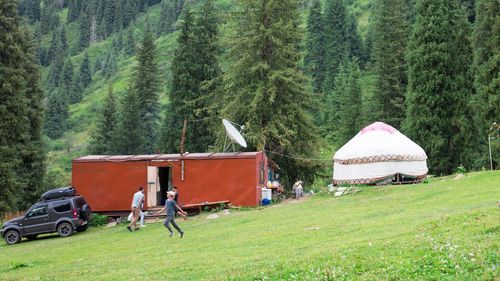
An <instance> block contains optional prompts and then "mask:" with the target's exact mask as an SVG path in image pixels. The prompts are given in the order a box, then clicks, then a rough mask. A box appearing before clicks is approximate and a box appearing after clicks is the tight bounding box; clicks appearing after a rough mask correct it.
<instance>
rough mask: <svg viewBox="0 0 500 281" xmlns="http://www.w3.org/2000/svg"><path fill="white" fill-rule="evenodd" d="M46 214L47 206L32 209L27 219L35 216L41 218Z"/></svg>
mask: <svg viewBox="0 0 500 281" xmlns="http://www.w3.org/2000/svg"><path fill="white" fill-rule="evenodd" d="M46 214H47V205H43V206H37V207H35V208H33V209H32V210H31V211H30V212H29V213H28V217H37V216H43V215H46Z"/></svg>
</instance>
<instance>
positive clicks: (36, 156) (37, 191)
mask: <svg viewBox="0 0 500 281" xmlns="http://www.w3.org/2000/svg"><path fill="white" fill-rule="evenodd" d="M22 38H23V42H22V47H23V53H24V56H25V59H26V60H25V61H24V63H25V66H24V69H25V70H26V78H25V79H26V82H27V84H26V86H27V89H26V106H27V108H28V109H27V115H26V116H27V120H28V131H27V134H25V135H24V139H23V141H22V143H21V149H20V150H19V152H20V159H21V161H22V162H21V167H20V170H19V176H18V178H19V179H20V182H21V183H22V186H21V189H20V190H22V192H21V193H20V194H21V196H19V197H17V199H18V200H17V204H16V205H17V206H16V207H17V208H16V209H18V210H26V209H27V208H28V207H29V206H30V205H31V204H32V203H34V202H36V200H38V198H40V195H41V194H42V192H43V191H45V188H44V175H45V170H46V166H45V151H44V145H43V139H42V126H43V125H42V121H43V120H42V119H43V107H42V99H43V91H42V88H41V86H40V74H39V69H38V67H37V65H36V57H35V51H34V49H35V48H34V47H33V43H32V39H31V35H30V31H29V29H28V28H24V30H23V37H22Z"/></svg>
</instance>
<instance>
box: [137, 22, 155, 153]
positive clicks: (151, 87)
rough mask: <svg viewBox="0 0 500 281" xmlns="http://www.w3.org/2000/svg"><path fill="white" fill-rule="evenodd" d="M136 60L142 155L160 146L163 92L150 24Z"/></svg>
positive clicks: (147, 26) (147, 25)
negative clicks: (161, 96) (160, 94)
mask: <svg viewBox="0 0 500 281" xmlns="http://www.w3.org/2000/svg"><path fill="white" fill-rule="evenodd" d="M136 58H137V66H136V67H135V69H134V74H133V87H134V88H133V89H134V91H135V92H136V93H137V95H138V102H139V107H140V121H141V123H140V125H141V127H140V129H141V131H140V132H141V135H142V136H144V143H143V145H142V146H141V148H140V149H141V151H142V153H154V152H156V149H157V144H158V129H159V128H158V126H159V120H158V119H159V113H158V95H159V92H160V90H161V81H160V76H159V74H160V72H159V69H158V62H157V59H156V46H155V43H154V38H153V34H152V32H151V29H150V27H149V24H146V28H145V31H144V38H143V40H142V44H141V46H140V48H139V50H138V51H137V57H136Z"/></svg>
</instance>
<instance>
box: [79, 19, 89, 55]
mask: <svg viewBox="0 0 500 281" xmlns="http://www.w3.org/2000/svg"><path fill="white" fill-rule="evenodd" d="M89 16H90V15H89V12H88V11H86V10H85V11H83V12H82V15H81V16H80V23H79V26H78V27H79V28H78V31H79V39H78V47H79V50H83V49H85V48H87V47H88V46H89V45H90V17H89Z"/></svg>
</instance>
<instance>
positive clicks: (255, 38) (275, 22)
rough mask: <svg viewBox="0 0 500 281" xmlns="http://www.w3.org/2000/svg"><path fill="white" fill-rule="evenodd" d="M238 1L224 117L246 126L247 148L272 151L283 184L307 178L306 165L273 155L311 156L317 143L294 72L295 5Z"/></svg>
mask: <svg viewBox="0 0 500 281" xmlns="http://www.w3.org/2000/svg"><path fill="white" fill-rule="evenodd" d="M237 3H238V4H239V9H238V11H239V13H237V14H236V17H237V18H236V19H235V21H236V24H237V27H236V30H235V39H234V41H233V42H231V43H232V44H231V45H232V46H233V48H232V49H231V51H230V55H231V58H232V59H233V60H234V63H233V64H232V65H231V67H230V70H229V71H228V72H227V73H228V76H227V81H228V84H227V85H228V92H227V93H228V94H227V99H226V100H225V101H224V102H225V103H226V105H225V110H224V112H223V116H227V117H229V119H231V120H232V121H234V122H236V123H239V124H244V125H245V127H246V131H245V137H246V139H247V141H248V143H249V149H257V150H266V151H269V152H270V153H271V154H270V157H271V158H272V159H273V160H274V161H275V162H276V163H277V164H278V165H279V166H280V168H281V171H282V172H283V174H282V179H283V182H284V183H285V184H286V183H288V182H290V181H292V180H295V178H296V177H298V178H302V179H308V180H310V179H311V178H312V177H313V176H314V167H313V166H314V165H312V163H311V162H309V161H301V160H298V159H296V158H286V157H280V156H278V155H288V156H289V155H292V156H295V157H311V156H314V151H316V149H315V147H316V144H317V141H318V137H317V128H316V127H315V125H314V124H313V120H312V117H311V114H310V111H308V110H312V108H311V104H312V103H311V101H312V92H311V91H310V88H308V87H307V84H308V80H307V78H306V77H305V76H304V75H303V74H302V72H301V71H300V69H299V61H300V59H301V54H300V52H299V48H300V46H299V45H300V29H299V1H295V0H283V1H269V0H260V1H246V0H240V1H238V2H237ZM264 7H265V8H264ZM277 42H279V44H275V43H277ZM276 154H278V155H276Z"/></svg>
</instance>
